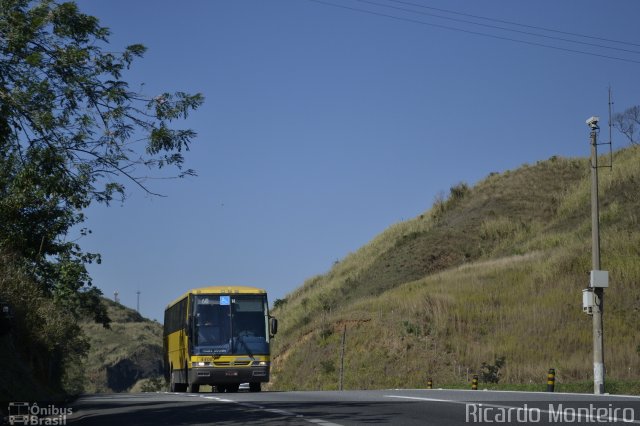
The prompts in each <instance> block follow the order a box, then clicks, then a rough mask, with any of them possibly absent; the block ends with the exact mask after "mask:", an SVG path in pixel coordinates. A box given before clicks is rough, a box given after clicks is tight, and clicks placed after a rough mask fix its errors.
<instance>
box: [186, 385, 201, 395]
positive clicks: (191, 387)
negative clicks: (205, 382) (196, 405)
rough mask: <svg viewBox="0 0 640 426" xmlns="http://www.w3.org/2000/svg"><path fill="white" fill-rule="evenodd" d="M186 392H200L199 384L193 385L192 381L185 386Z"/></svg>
mask: <svg viewBox="0 0 640 426" xmlns="http://www.w3.org/2000/svg"><path fill="white" fill-rule="evenodd" d="M187 392H189V393H198V392H200V385H194V384H193V383H192V384H190V385H189V386H188V387H187Z"/></svg>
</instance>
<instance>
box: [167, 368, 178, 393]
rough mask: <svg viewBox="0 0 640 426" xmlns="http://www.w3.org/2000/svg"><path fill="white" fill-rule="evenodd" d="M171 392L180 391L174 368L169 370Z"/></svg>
mask: <svg viewBox="0 0 640 426" xmlns="http://www.w3.org/2000/svg"><path fill="white" fill-rule="evenodd" d="M169 392H178V391H177V390H176V379H174V377H173V368H172V369H171V370H169Z"/></svg>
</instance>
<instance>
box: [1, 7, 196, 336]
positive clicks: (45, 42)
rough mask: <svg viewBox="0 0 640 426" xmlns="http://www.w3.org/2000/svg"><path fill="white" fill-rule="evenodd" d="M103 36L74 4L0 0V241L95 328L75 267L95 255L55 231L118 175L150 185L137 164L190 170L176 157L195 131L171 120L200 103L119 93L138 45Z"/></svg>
mask: <svg viewBox="0 0 640 426" xmlns="http://www.w3.org/2000/svg"><path fill="white" fill-rule="evenodd" d="M108 36H109V30H108V29H107V28H105V27H102V26H100V24H99V21H98V19H97V18H95V17H92V16H88V15H85V14H82V13H81V12H80V11H79V10H78V8H77V6H76V5H75V4H74V3H61V4H58V3H56V2H54V1H50V0H43V1H40V2H32V1H27V0H1V1H0V195H1V200H0V247H3V248H5V249H8V250H10V251H11V252H13V253H18V254H20V255H21V256H22V257H23V258H24V260H25V262H27V263H28V264H29V265H30V270H31V271H32V274H33V276H34V278H36V279H37V280H38V282H40V283H41V284H42V286H43V288H44V289H45V290H46V292H48V293H49V294H51V295H54V298H55V300H58V301H60V302H61V303H62V304H63V305H65V307H66V308H69V309H71V312H73V313H75V314H76V315H81V314H82V311H83V310H84V311H87V310H88V311H93V312H94V313H95V318H96V320H98V321H102V322H103V323H104V324H105V325H107V324H108V319H107V316H106V312H105V311H104V308H101V307H100V304H99V303H98V302H97V296H98V295H99V291H98V290H96V289H88V288H87V286H90V285H91V278H90V277H89V275H88V273H87V271H86V268H85V265H86V264H89V263H92V262H100V256H99V255H98V254H95V253H84V252H83V251H82V250H81V249H80V247H79V245H78V244H77V243H75V242H73V241H68V240H67V239H66V237H67V235H68V234H69V232H70V230H71V229H72V228H74V227H76V226H77V225H78V224H80V223H82V222H83V221H84V215H83V214H82V210H83V209H85V208H86V207H88V206H89V205H90V204H91V203H92V202H94V201H96V202H104V203H109V202H111V201H112V200H113V199H114V198H117V199H124V194H125V192H124V190H125V182H127V181H128V182H132V183H134V184H135V185H137V186H139V187H141V188H142V189H143V190H145V191H147V192H149V193H153V192H152V191H151V190H150V189H148V188H147V187H146V186H145V177H146V176H144V175H142V174H140V172H139V171H140V170H141V169H142V170H144V171H145V172H146V171H148V170H150V169H154V168H155V169H161V168H165V167H167V166H173V167H176V168H177V169H178V176H180V177H182V176H186V175H193V174H194V173H195V172H194V171H193V170H190V169H187V170H183V169H182V165H183V162H184V157H183V153H184V151H186V150H188V149H189V144H190V142H191V140H192V139H193V137H194V136H195V133H194V132H193V131H192V130H189V129H173V128H171V123H172V122H173V121H175V120H177V119H182V118H186V117H187V115H188V112H189V111H190V110H193V109H195V108H197V107H198V106H199V105H200V104H201V103H202V102H203V97H202V96H201V95H199V94H196V95H189V94H186V93H183V92H177V93H174V94H171V93H162V94H160V95H158V96H155V97H145V96H143V95H141V94H139V93H135V92H133V91H131V90H130V88H129V85H128V83H127V82H126V81H124V80H123V79H122V75H123V73H124V72H125V71H126V70H127V69H128V68H129V67H130V66H131V64H132V62H133V60H134V59H135V58H137V57H140V56H142V55H143V53H144V52H145V50H146V49H145V47H144V46H142V45H139V44H134V45H131V46H128V47H127V48H126V49H125V50H124V52H122V53H120V54H116V53H112V52H106V51H104V50H103V48H102V46H104V45H105V43H106V42H107V40H108ZM82 232H83V233H87V232H90V231H88V230H83V231H82Z"/></svg>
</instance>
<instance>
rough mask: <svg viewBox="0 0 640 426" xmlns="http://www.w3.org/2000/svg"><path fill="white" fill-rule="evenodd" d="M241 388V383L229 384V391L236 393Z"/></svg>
mask: <svg viewBox="0 0 640 426" xmlns="http://www.w3.org/2000/svg"><path fill="white" fill-rule="evenodd" d="M238 389H240V383H234V384H233V385H227V392H231V393H236V392H238Z"/></svg>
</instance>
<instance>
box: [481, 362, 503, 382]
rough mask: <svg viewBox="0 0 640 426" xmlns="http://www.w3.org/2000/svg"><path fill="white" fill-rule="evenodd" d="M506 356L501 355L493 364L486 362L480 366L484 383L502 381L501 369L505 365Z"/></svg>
mask: <svg viewBox="0 0 640 426" xmlns="http://www.w3.org/2000/svg"><path fill="white" fill-rule="evenodd" d="M505 360H506V358H505V357H503V356H499V357H497V358H496V360H495V361H494V363H493V364H488V363H486V362H483V363H482V366H481V367H480V381H482V382H483V383H498V382H499V381H500V369H501V368H502V367H504V365H505V363H506V361H505Z"/></svg>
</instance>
